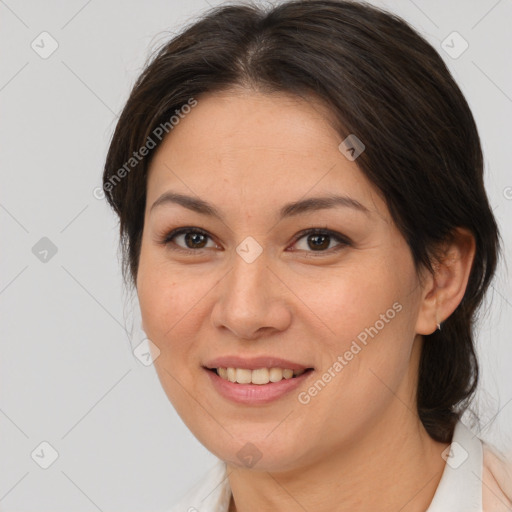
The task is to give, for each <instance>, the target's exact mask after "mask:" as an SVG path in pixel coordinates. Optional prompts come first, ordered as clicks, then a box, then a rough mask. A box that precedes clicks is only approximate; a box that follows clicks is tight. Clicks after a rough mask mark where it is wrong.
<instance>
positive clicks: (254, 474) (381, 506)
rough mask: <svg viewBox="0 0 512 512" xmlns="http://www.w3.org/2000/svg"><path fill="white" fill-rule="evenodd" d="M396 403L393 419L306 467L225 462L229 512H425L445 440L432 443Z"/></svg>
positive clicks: (436, 480) (439, 472) (436, 482)
mask: <svg viewBox="0 0 512 512" xmlns="http://www.w3.org/2000/svg"><path fill="white" fill-rule="evenodd" d="M395 405H396V407H395V408H394V410H393V411H390V413H391V414H390V417H391V418H393V421H385V420H383V421H382V422H380V423H378V424H375V425H374V426H373V427H372V428H371V430H369V431H368V432H367V433H366V434H365V435H364V437H362V438H360V439H358V441H357V443H354V444H353V445H352V446H349V447H346V446H343V448H340V449H339V450H332V452H331V453H330V454H322V456H321V457H320V458H319V459H318V460H315V461H314V463H311V464H310V465H308V466H301V467H300V468H297V469H294V470H291V471H286V472H273V473H269V472H264V471H252V470H249V469H244V468H236V467H234V466H231V465H229V464H228V473H230V476H229V483H230V486H231V490H232V493H233V497H234V500H233V498H232V502H231V505H230V509H229V510H230V512H250V511H254V510H258V511H261V512H267V511H268V512H270V511H272V512H274V511H276V510H278V511H279V512H292V511H293V512H296V511H297V510H301V509H302V510H315V512H348V511H350V512H360V511H361V512H362V511H367V510H379V511H380V512H396V511H397V510H400V512H424V511H425V510H426V509H427V508H428V506H429V505H430V503H431V501H432V499H433V497H434V494H435V491H436V489H437V486H438V485H439V481H440V479H441V476H442V473H443V470H444V466H445V461H444V460H443V458H442V457H441V453H442V452H443V450H444V449H445V448H446V447H447V446H448V444H443V443H438V442H436V441H434V440H433V439H432V438H431V437H430V436H429V435H428V433H427V432H426V430H425V429H424V427H423V425H422V423H421V421H420V420H419V418H418V417H417V416H415V415H413V414H412V413H411V411H410V410H409V409H408V408H406V407H404V404H403V403H401V402H400V401H398V400H396V401H395ZM397 432H400V435H399V436H397V435H396V433H397Z"/></svg>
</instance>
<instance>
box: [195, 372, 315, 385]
mask: <svg viewBox="0 0 512 512" xmlns="http://www.w3.org/2000/svg"><path fill="white" fill-rule="evenodd" d="M205 369H206V370H208V371H210V372H213V373H215V374H216V375H218V376H219V377H220V378H221V379H223V380H225V381H228V382H231V383H233V384H240V385H248V384H255V385H259V386H264V385H266V384H270V383H277V382H281V381H282V380H289V379H296V378H297V377H300V376H301V375H303V374H305V373H308V372H311V371H313V368H300V369H291V368H278V367H271V368H256V369H253V370H251V369H249V368H233V367H219V368H206V367H205Z"/></svg>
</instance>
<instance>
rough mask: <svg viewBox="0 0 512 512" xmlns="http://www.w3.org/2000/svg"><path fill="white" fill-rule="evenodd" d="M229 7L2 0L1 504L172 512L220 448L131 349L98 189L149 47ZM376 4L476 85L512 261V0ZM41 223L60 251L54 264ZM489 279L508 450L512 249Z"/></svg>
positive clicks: (111, 221) (473, 102)
mask: <svg viewBox="0 0 512 512" xmlns="http://www.w3.org/2000/svg"><path fill="white" fill-rule="evenodd" d="M218 3H221V2H213V0H210V1H209V2H208V1H206V0H189V1H188V2H186V3H185V2H179V1H177V0H165V1H163V0H162V1H160V0H153V1H152V2H150V3H146V2H135V1H131V2H127V1H124V2H121V1H120V0H109V1H103V2H101V1H99V0H92V1H88V2H87V1H84V0H72V1H69V0H68V1H66V2H64V1H63V0H61V1H59V0H51V1H45V2H36V1H35V0H32V1H27V0H25V1H21V0H6V1H0V23H1V30H0V44H1V48H2V51H1V56H2V59H1V64H0V105H1V121H0V141H1V144H2V145H1V151H0V159H1V160H0V173H1V186H0V222H1V226H2V240H3V243H2V250H1V251H0V268H1V274H0V318H1V324H0V328H1V331H0V334H1V336H0V340H1V357H0V393H1V394H0V429H1V435H0V460H1V465H0V471H1V473H0V475H1V478H0V510H2V511H9V512H13V511H28V510H31V511H52V512H60V511H66V512H67V511H69V510H74V511H77V512H79V511H80V512H81V511H84V512H85V511H95V510H103V511H108V510H118V511H136V510H137V511H143V510H144V511H150V510H151V511H155V512H156V511H164V510H166V509H168V508H169V507H170V506H171V505H172V504H173V503H174V502H175V501H176V500H177V499H178V498H179V497H180V496H181V495H182V494H183V492H184V491H185V490H186V489H187V488H189V487H190V486H191V485H192V484H193V483H194V482H196V481H197V480H198V479H199V478H200V477H201V475H202V474H203V473H204V472H206V470H207V468H208V467H209V466H210V465H211V464H212V463H213V461H214V460H215V459H214V457H213V456H212V455H211V454H209V453H208V452H207V450H206V449H205V448H204V447H203V446H202V445H200V444H199V442H198V441H197V440H195V439H194V438H193V437H192V435H191V434H190V433H189V432H188V430H187V428H186V427H185V426H184V425H183V423H182V422H181V420H180V419H179V418H178V416H177V415H176V413H175V412H174V410H173V408H172V407H171V405H170V404H169V402H168V400H167V397H166V396H165V394H164V392H163V390H162V389H161V386H160V383H159V381H158V378H157V376H156V373H155V370H154V368H153V366H148V367H146V366H144V365H143V364H141V363H140V362H139V360H138V359H136V358H135V357H134V356H133V354H132V352H131V350H132V347H135V346H136V345H137V344H138V343H139V342H140V340H142V339H143V338H144V333H143V332H142V331H141V330H140V323H139V322H140V320H139V318H138V316H137V312H138V309H137V304H136V302H132V301H131V299H130V297H128V295H127V294H126V293H125V292H124V291H123V286H122V282H121V276H120V270H119V261H118V252H117V220H116V218H114V215H113V214H112V213H111V211H110V210H109V209H108V208H107V205H106V202H105V201H102V200H98V199H96V198H95V197H94V195H93V190H94V189H95V188H96V187H98V186H100V184H101V172H102V166H103V162H104V157H105V154H106V150H107V145H108V142H109V140H110V137H111V134H112V131H113V129H114V126H115V122H116V117H117V115H118V114H119V113H120V111H121V109H122V106H123V104H124V102H125V101H126V99H127V95H128V93H129V90H130V88H131V86H132V85H133V83H134V81H135V79H136V77H137V76H138V74H139V73H140V71H141V70H142V66H143V64H144V62H145V60H146V58H147V57H148V56H149V55H150V53H151V50H152V49H153V48H155V47H156V45H158V44H159V43H160V42H161V41H163V40H165V39H167V38H169V37H170V36H171V35H172V34H173V33H175V32H176V31H178V30H179V29H180V28H181V27H182V26H183V25H184V24H185V23H187V22H188V21H190V20H192V19H193V18H194V16H195V15H196V14H197V13H199V12H201V11H203V10H204V9H205V8H208V4H210V5H215V4H218ZM373 3H375V4H377V5H381V6H385V7H388V8H389V9H390V10H392V11H394V12H396V13H397V14H399V15H401V16H402V17H404V18H405V19H406V20H407V21H409V22H410V23H411V24H412V25H413V26H415V27H416V28H417V29H418V30H419V31H420V32H421V33H422V34H423V35H424V36H425V37H426V38H427V39H428V40H429V41H430V42H431V43H432V44H433V45H434V46H435V47H436V48H437V49H438V51H439V52H440V53H441V55H442V56H443V58H444V59H445V61H446V62H447V64H448V66H449V67H450V69H451V71H452V72H453V74H454V77H455V79H456V80H457V82H458V83H459V85H460V87H461V89H462V90H463V92H464V93H465V95H466V97H467V99H468V101H469V104H470V106H471V108H472V110H473V113H474V115H475V117H476V120H477V124H478V126H479V130H480V134H481V138H482V143H483V148H484V155H485V163H486V186H487V190H488V193H489V196H490V199H491V204H492V206H493V208H494V212H495V215H496V217H497V220H498V222H499V224H500V228H501V231H502V236H503V239H504V242H505V254H504V256H505V260H506V259H510V254H511V248H512V230H511V227H510V223H508V222H507V219H510V218H511V217H512V188H511V187H512V175H511V172H510V162H511V161H512V158H511V157H512V155H511V146H512V145H511V142H510V135H511V124H512V123H511V118H512V99H511V98H512V72H511V69H512V68H511V66H510V62H511V47H512V39H511V35H510V26H511V23H512V1H511V0H501V1H496V0H478V1H476V0H473V1H467V0H457V1H454V0H450V1H446V0H434V1H432V0H430V1H426V0H416V1H411V0H402V1H396V2H391V1H386V2H382V1H375V2H373ZM43 31H47V32H48V33H49V34H51V37H52V38H53V39H54V40H56V41H57V43H58V48H57V50H56V51H55V52H54V53H53V54H52V55H50V56H49V57H47V58H42V57H41V56H40V54H39V53H37V52H36V51H35V50H34V49H33V48H32V47H31V44H32V42H33V41H35V43H34V44H38V45H39V48H38V50H39V51H43V50H44V51H48V50H49V49H51V41H50V39H48V36H39V35H40V34H41V32H43ZM453 31H457V32H459V33H460V34H461V35H462V37H463V38H464V39H465V40H466V41H467V42H468V43H469V48H468V49H467V50H466V51H465V52H464V53H463V54H462V55H460V56H459V57H458V58H453V57H451V56H450V55H448V54H447V53H446V52H445V50H444V49H443V48H442V46H441V44H442V41H443V40H445V39H446V37H447V36H449V34H451V33H452V32H453ZM42 37H46V39H44V41H43V42H41V38H42ZM458 45H459V43H454V48H455V50H457V49H458V48H460V46H458ZM43 46H44V48H43ZM43 237H47V238H48V239H49V240H51V242H52V244H54V246H55V248H56V250H57V252H56V254H54V255H52V252H51V251H50V252H49V253H48V254H47V255H46V261H41V260H40V258H42V257H44V254H45V253H38V251H41V250H44V248H45V246H44V244H48V242H47V241H43V242H40V240H41V238H43ZM38 243H39V244H43V245H41V246H39V245H36V244H38ZM34 246H36V249H34V250H33V247H34ZM41 247H42V248H41ZM34 252H35V253H36V254H34ZM37 255H38V256H39V257H37ZM490 291H491V293H490V294H489V300H488V305H487V308H486V311H487V316H485V317H484V318H483V319H482V321H481V323H480V329H481V334H480V337H479V340H478V344H479V345H478V346H479V354H480V357H481V361H482V381H481V386H480V389H479V394H478V405H479V413H480V415H481V417H482V424H483V426H484V427H485V428H484V430H483V432H482V434H481V435H482V436H483V437H484V438H485V439H488V440H490V441H492V442H495V443H497V444H499V445H500V446H502V447H508V449H510V447H511V446H512V428H511V427H510V426H511V425H512V405H511V404H510V401H512V380H511V379H510V375H511V373H512V358H511V352H512V348H511V347H512V345H511V338H510V332H511V328H510V327H511V321H510V318H511V317H512V287H511V284H510V279H509V277H508V276H507V274H506V269H505V267H504V265H503V262H502V265H501V267H500V271H499V275H498V278H497V280H496V281H495V283H494V286H493V288H492V289H491V290H490ZM132 325H133V326H134V328H133V329H131V327H132ZM127 331H128V332H130V331H131V335H130V336H128V335H127ZM43 441H46V442H47V443H49V444H50V445H51V446H52V447H53V448H54V449H55V450H56V451H57V452H58V454H59V456H58V458H57V460H56V461H55V462H54V463H53V464H52V465H51V466H50V467H48V469H42V468H41V467H40V465H39V464H38V463H36V461H37V460H38V458H37V456H36V455H34V458H33V457H32V456H31V454H32V453H33V452H34V450H36V453H39V454H40V457H39V463H44V461H43V459H44V457H48V456H49V453H50V451H49V450H48V449H45V448H44V447H45V445H43V447H41V446H40V443H42V442H43ZM41 449H42V450H43V451H42V452H41ZM42 454H44V455H42Z"/></svg>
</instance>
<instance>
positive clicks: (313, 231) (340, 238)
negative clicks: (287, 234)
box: [159, 227, 352, 257]
mask: <svg viewBox="0 0 512 512" xmlns="http://www.w3.org/2000/svg"><path fill="white" fill-rule="evenodd" d="M187 233H194V234H195V233H197V234H200V235H204V236H206V237H208V238H210V239H211V240H213V238H212V237H211V236H210V235H209V234H208V233H207V232H206V231H204V230H202V229H199V228H196V227H182V228H177V229H174V230H172V231H171V232H169V233H167V234H166V235H165V236H164V237H163V238H161V239H160V240H159V243H160V244H161V245H164V246H166V247H167V246H169V245H170V244H171V243H172V244H174V247H172V250H173V251H178V252H182V253H185V254H195V255H199V254H202V251H203V250H204V248H201V249H185V248H184V247H180V246H179V245H176V244H175V243H174V242H173V241H172V240H173V239H174V238H176V237H177V236H179V235H182V234H187ZM308 235H327V236H329V237H330V238H331V240H335V241H336V242H338V243H339V245H338V246H336V247H334V248H330V249H327V250H325V251H312V250H311V251H304V252H305V253H310V254H308V257H310V256H312V257H318V256H322V255H325V254H332V253H333V252H337V251H339V250H341V249H343V248H345V247H346V246H350V245H351V244H352V242H351V241H350V239H349V238H347V237H346V236H344V235H342V234H341V233H337V232H336V231H331V230H330V229H323V228H309V229H305V230H303V231H301V232H300V233H298V234H297V236H296V237H295V239H294V241H293V244H296V243H297V242H298V241H299V240H300V239H301V238H304V237H306V236H308ZM207 249H209V247H208V248H207ZM298 251H302V249H299V250H298ZM294 252H295V251H294Z"/></svg>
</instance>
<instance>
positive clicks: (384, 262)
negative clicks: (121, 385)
mask: <svg viewBox="0 0 512 512" xmlns="http://www.w3.org/2000/svg"><path fill="white" fill-rule="evenodd" d="M329 116H330V113H329V111H328V110H327V109H325V108H324V107H323V106H322V104H321V103H319V102H318V101H316V100H313V99H311V101H309V102H306V101H304V100H302V99H299V98H297V97H293V96H289V95H285V94H282V93H280V94H272V95H270V94H263V93H260V92H256V91H253V90H246V89H241V88H237V89H232V90H229V91H225V92H223V93H215V94H208V95H204V96H202V97H200V98H198V105H197V106H196V107H195V108H193V109H192V111H191V112H190V113H189V114H188V115H187V116H186V117H184V119H182V120H181V121H180V122H179V124H178V125H177V126H175V127H174V129H173V131H172V132H171V133H170V134H169V135H168V136H167V137H166V139H165V140H164V142H163V143H162V145H161V146H160V147H159V148H158V149H157V152H156V153H155V155H154V158H153V160H152V161H151V165H150V169H149V174H148V183H147V202H146V211H145V219H144V230H143V238H142V247H141V254H140V264H139V270H138V275H137V292H138V297H139V301H140V307H141V313H142V319H143V328H144V330H145V332H146V334H147V336H148V338H149V339H150V340H151V341H152V342H153V343H154V344H155V345H156V346H157V347H158V348H159V350H160V355H159V357H158V358H157V359H156V360H155V363H154V364H155V367H156V370H157V373H158V376H159V379H160V382H161V384H162V386H163V389H164V390H165V392H166V394H167V396H168V397H169V399H170V401H171V402H172V404H173V406H174V407H175V408H176V410H177V412H178V413H179V415H180V416H181V418H182V419H183V421H184V422H185V423H186V425H187V426H188V427H189V428H190V430H191V431H192V432H193V434H194V435H195V436H196V437H197V438H198V439H199V441H200V442H201V443H202V444H204V446H205V447H206V448H207V449H208V450H210V451H211V452H212V453H214V454H215V455H217V456H218V457H219V458H221V459H223V460H225V461H227V463H228V474H229V483H230V486H231V489H232V492H233V497H234V499H233V500H232V502H231V505H230V510H231V511H234V510H236V511H238V512H249V511H254V510H258V511H262V512H265V511H276V510H279V511H281V512H287V511H292V510H293V511H296V510H297V509H299V510H300V509H303V510H315V511H316V512H323V511H329V512H332V511H339V512H341V511H352V512H354V511H367V510H379V511H394V512H396V511H397V510H400V511H401V512H413V511H424V510H425V509H426V508H427V507H428V505H429V503H430V502H431V500H432V497H433V495H434V493H435V489H436V487H437V485H438V483H439V480H440V478H441V474H442V471H443V469H444V465H445V461H444V460H443V458H442V457H441V453H442V452H443V450H444V449H445V448H446V447H447V445H444V444H441V443H438V442H436V441H434V440H433V439H431V438H430V437H429V435H428V434H427V432H426V430H425V429H424V427H423V425H422V423H421V421H420V420H419V418H418V415H417V412H416V405H415V390H416V385H417V374H418V370H417V367H418V361H419V355H420V351H421V346H422V343H423V336H422V335H425V334H430V333H432V332H433V331H434V330H435V329H436V324H437V322H442V321H443V320H445V319H446V318H447V317H448V316H449V315H450V314H451V313H452V312H453V311H454V310H455V308H456V307H457V305H458V304H459V303H460V301H461V300H462V296H463V294H464V290H465V287H466V284H467V279H468V276H469V271H470V267H471V262H472V259H473V257H474V240H473V238H472V237H471V235H470V234H469V233H468V232H466V231H464V230H458V231H457V236H456V237H455V240H454V242H453V243H452V244H451V245H449V246H446V259H445V260H443V261H441V262H440V264H438V265H437V267H436V268H437V271H436V274H435V276H432V275H430V274H429V273H427V272H424V273H422V274H421V275H420V276H419V275H418V273H417V272H416V271H415V268H414V264H413V259H412V256H411V252H410V250H409V247H408V246H407V244H406V242H405V240H404V238H403V236H402V235H401V234H400V232H399V231H398V229H397V228H396V226H395V224H394V223H393V221H392V219H391V216H390V214H389V211H388V209H387V207H386V204H385V202H384V200H383V199H382V198H381V197H380V196H379V194H378V191H377V190H376V189H375V187H374V186H373V185H372V183H371V182H369V181H368V180H367V179H366V178H365V177H364V175H363V174H362V172H361V171H360V170H359V168H358V166H357V159H356V160H355V161H350V160H348V159H347V158H346V157H345V156H344V155H343V154H342V153H341V152H340V151H339V149H338V145H339V144H340V142H341V140H342V139H341V138H340V135H339V134H338V133H337V131H336V130H335V129H334V127H333V122H332V121H333V120H332V119H331V118H330V117H329ZM171 190H172V191H173V192H177V193H182V194H186V195H190V196H193V197H196V198H197V197H199V198H201V199H203V200H205V201H208V202H209V203H211V204H212V205H213V206H215V207H216V208H217V209H218V210H219V211H220V212H221V213H222V215H223V216H224V221H221V220H219V219H217V218H215V217H211V216H208V215H204V214H200V213H197V212H193V211H191V210H189V209H187V208H185V207H183V206H181V205H178V204H171V203H166V204H164V205H161V206H158V207H156V208H155V209H153V210H152V211H150V208H151V206H152V205H153V203H154V202H155V201H156V199H157V198H159V197H160V196H161V194H163V193H164V192H167V191H171ZM329 193H337V194H343V195H347V196H349V197H351V198H353V199H356V200H357V201H359V202H360V203H362V204H363V205H364V206H365V207H366V208H367V209H368V210H369V212H368V214H365V213H363V212H360V211H357V210H355V209H352V208H349V207H343V206H337V207H334V208H330V209H320V210H316V211H309V212H305V213H302V214H300V215H297V216H293V217H289V218H285V219H282V220H279V217H278V211H279V209H280V208H281V207H282V206H283V205H284V204H286V203H289V202H292V201H297V200H299V199H304V198H309V197H314V196H321V195H326V194H329ZM182 226H194V227H197V228H200V229H202V230H204V231H206V232H207V233H208V235H209V237H206V239H204V241H203V242H204V243H206V246H205V247H203V248H202V249H197V248H195V247H196V246H194V243H193V242H192V246H191V247H190V245H188V246H187V245H186V241H185V238H184V236H183V235H182V236H178V237H177V238H174V240H173V242H174V243H173V242H169V243H168V244H167V246H165V245H164V244H162V243H160V242H161V240H163V239H164V238H165V235H166V234H167V233H169V232H170V231H171V230H172V229H175V228H178V227H182ZM308 228H323V229H325V228H327V229H330V230H332V231H335V232H337V233H340V234H341V235H343V236H345V237H348V238H349V239H350V243H349V244H348V245H340V243H339V242H338V241H337V240H336V239H335V238H331V239H330V242H329V238H327V243H326V246H327V248H324V249H322V250H321V251H319V250H315V245H314V241H313V243H311V240H309V242H308V237H307V236H302V237H301V238H298V237H297V235H298V234H299V233H300V231H302V230H304V229H308ZM248 236H251V237H253V238H254V239H255V240H257V242H258V243H259V244H260V246H261V247H262V248H263V252H262V253H261V255H260V256H259V257H258V258H256V260H255V261H254V262H252V263H247V262H246V261H245V260H244V259H243V258H242V257H240V256H239V254H238V253H237V252H236V247H237V246H238V244H240V243H241V242H242V241H243V240H244V239H245V238H246V237H248ZM299 236H300V235H299ZM310 239H311V237H310ZM201 240H202V239H200V241H201ZM195 243H196V245H197V244H198V242H197V241H196V242H195ZM189 244H190V242H189ZM199 245H201V244H199ZM180 247H181V248H182V249H187V248H188V249H189V253H186V252H180V251H179V250H177V249H179V248H180ZM324 247H325V246H324ZM337 249H338V250H337ZM193 251H195V252H194V253H193ZM420 277H421V279H420ZM394 303H399V304H400V305H401V306H402V309H401V311H400V312H399V313H397V314H396V315H395V317H394V318H393V319H392V320H390V321H389V322H388V323H386V324H385V327H384V328H382V329H381V330H379V332H378V334H377V335H376V336H374V337H373V338H370V339H369V342H368V344H367V345H366V346H363V348H362V350H361V351H360V352H359V353H358V354H357V355H355V356H354V358H353V359H352V360H351V361H350V362H349V363H348V364H347V365H346V366H345V367H344V368H343V370H342V371H340V372H339V373H337V375H336V377H335V378H333V379H332V380H331V382H329V383H328V384H327V385H326V386H325V387H324V388H323V389H322V390H321V392H319V393H318V394H317V395H316V396H315V397H314V398H312V399H311V401H310V402H309V403H307V404H302V403H300V402H299V401H298V399H297V395H298V393H299V392H300V391H304V390H306V391H307V389H308V388H309V387H310V386H311V385H312V384H313V383H314V382H315V381H316V380H317V379H318V378H319V377H320V376H321V375H322V374H323V373H324V372H325V371H326V370H327V369H328V368H329V367H332V365H333V363H334V362H335V361H336V360H337V357H338V356H339V355H343V354H344V353H345V352H346V351H347V350H348V349H349V347H350V345H351V343H352V341H353V340H354V339H356V338H357V335H358V334H359V333H361V332H362V331H364V329H365V328H367V327H370V326H374V325H375V323H376V321H377V320H379V318H381V317H380V315H381V314H384V313H385V312H386V311H387V310H389V309H390V308H391V307H392V305H393V304H394ZM221 355H241V356H247V357H250V356H259V355H273V356H277V357H282V358H286V359H290V360H293V361H297V362H299V363H302V364H304V365H306V366H308V367H314V368H315V370H314V372H312V374H310V376H309V377H308V379H307V380H306V381H305V382H304V384H303V386H302V387H301V388H300V389H299V390H297V391H293V392H291V393H289V394H288V395H286V396H284V397H282V398H280V399H278V400H276V401H274V402H272V403H270V404H266V405H258V406H249V405H240V404H235V403H233V402H231V401H228V400H227V399H225V398H223V397H222V396H220V395H219V394H218V393H217V391H216V390H215V389H214V388H213V386H212V385H211V383H210V380H209V378H208V375H207V374H206V370H204V369H203V368H202V365H203V364H205V362H206V361H207V360H208V359H211V358H213V357H216V356H221ZM248 442H250V443H252V444H253V445H255V446H256V447H257V449H258V450H259V451H260V452H261V454H262V457H261V459H260V460H259V461H258V462H257V463H256V465H255V466H254V467H252V468H249V467H246V466H244V464H243V463H242V462H241V460H239V459H238V457H237V452H238V451H239V450H240V449H241V448H242V447H243V446H244V445H245V444H246V443H248Z"/></svg>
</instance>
